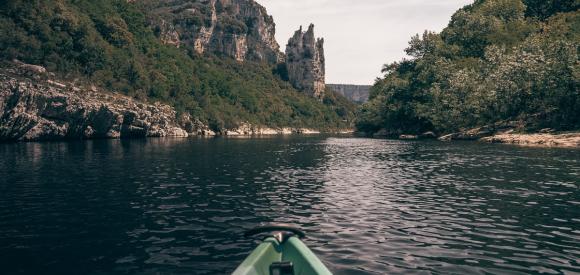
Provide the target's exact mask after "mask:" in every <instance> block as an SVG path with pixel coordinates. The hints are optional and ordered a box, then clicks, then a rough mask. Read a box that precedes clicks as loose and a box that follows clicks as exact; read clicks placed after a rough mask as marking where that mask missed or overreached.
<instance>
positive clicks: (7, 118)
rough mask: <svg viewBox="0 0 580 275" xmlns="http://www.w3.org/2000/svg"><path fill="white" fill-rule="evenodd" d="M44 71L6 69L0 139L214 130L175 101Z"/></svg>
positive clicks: (0, 88) (0, 79)
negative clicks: (179, 113)
mask: <svg viewBox="0 0 580 275" xmlns="http://www.w3.org/2000/svg"><path fill="white" fill-rule="evenodd" d="M27 70H28V71H30V70H29V69H27ZM38 73H43V72H32V75H33V76H34V77H33V78H30V77H29V76H27V77H22V75H21V74H18V73H15V70H10V69H9V70H2V71H0V141H36V140H58V139H65V138H70V139H90V138H125V137H130V138H135V137H170V136H173V137H187V136H188V132H189V133H192V134H211V132H210V131H208V130H206V129H207V128H206V127H205V126H203V125H202V124H201V123H198V122H197V123H196V122H195V121H192V120H191V119H190V118H189V117H188V116H183V117H182V118H181V119H179V120H178V119H176V112H175V110H174V109H173V108H171V107H170V106H167V105H163V104H145V103H141V102H137V101H135V100H133V99H131V98H128V97H125V96H121V95H116V94H115V95H114V94H107V93H103V92H99V91H97V90H96V89H95V88H81V87H77V86H74V85H72V84H70V83H66V84H63V83H59V82H56V81H53V80H49V79H46V77H42V78H41V77H39V75H37V74H38Z"/></svg>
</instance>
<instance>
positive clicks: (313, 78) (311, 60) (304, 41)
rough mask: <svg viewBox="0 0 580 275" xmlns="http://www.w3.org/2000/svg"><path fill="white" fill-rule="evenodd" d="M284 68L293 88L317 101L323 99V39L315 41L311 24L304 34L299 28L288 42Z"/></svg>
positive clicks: (324, 85) (324, 86)
mask: <svg viewBox="0 0 580 275" xmlns="http://www.w3.org/2000/svg"><path fill="white" fill-rule="evenodd" d="M286 68H287V69H288V79H289V80H290V83H292V85H293V86H294V88H296V89H298V90H300V91H303V92H305V93H307V94H308V95H310V96H312V97H314V98H317V99H319V100H322V99H323V98H324V90H325V88H326V84H325V74H326V72H325V59H324V39H315V37H314V25H312V24H311V25H310V26H309V27H308V30H307V31H306V32H302V27H300V29H299V30H298V31H296V33H295V34H294V36H293V37H292V38H290V40H289V41H288V45H287V46H286Z"/></svg>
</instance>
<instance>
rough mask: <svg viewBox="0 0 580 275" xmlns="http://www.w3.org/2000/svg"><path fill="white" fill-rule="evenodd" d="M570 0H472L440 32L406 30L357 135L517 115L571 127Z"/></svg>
mask: <svg viewBox="0 0 580 275" xmlns="http://www.w3.org/2000/svg"><path fill="white" fill-rule="evenodd" d="M579 6H580V1H578V0H549V1H546V0H523V1H522V0H477V1H475V2H474V3H473V4H471V5H468V6H466V7H464V8H462V9H460V10H459V11H458V12H457V13H455V15H453V17H452V19H451V22H450V24H449V26H448V27H447V28H446V29H444V30H443V31H442V32H441V33H433V32H429V31H426V32H425V33H423V34H422V35H416V36H414V37H413V38H412V39H411V41H410V42H409V47H408V48H407V49H406V53H407V54H408V56H410V58H409V59H404V60H402V61H400V62H395V63H392V64H387V65H385V66H384V68H383V73H384V74H385V76H384V77H382V78H380V79H378V80H377V82H376V83H375V85H374V87H373V88H372V91H371V100H370V102H368V103H367V104H365V105H364V106H363V107H362V108H361V110H360V113H359V117H358V120H357V127H358V129H359V130H361V131H365V132H371V133H372V132H376V131H378V130H380V129H385V130H387V131H388V132H390V133H392V134H398V133H417V134H418V133H421V132H424V131H429V130H433V131H436V132H438V133H449V132H454V131H458V130H461V129H466V128H471V127H476V126H482V125H487V124H491V123H501V122H502V121H521V122H522V124H523V125H525V126H524V127H523V128H522V129H523V130H529V131H534V130H538V129H540V128H554V129H557V130H576V129H580V90H579V85H578V84H579V80H580V67H579V66H578V64H579V62H578V47H579V45H580V44H579V42H580V12H579V11H578V7H579Z"/></svg>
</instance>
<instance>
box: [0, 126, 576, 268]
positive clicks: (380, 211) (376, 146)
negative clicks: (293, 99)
mask: <svg viewBox="0 0 580 275" xmlns="http://www.w3.org/2000/svg"><path fill="white" fill-rule="evenodd" d="M271 222H280V223H290V224H295V225H298V226H301V227H302V228H304V229H305V231H306V232H307V233H308V236H309V237H308V238H307V239H306V240H305V243H306V244H307V245H309V246H310V247H311V248H312V250H313V251H314V252H315V253H316V254H317V255H318V256H319V257H320V258H321V259H322V261H323V262H324V263H325V264H326V265H327V266H328V267H329V268H330V269H331V270H332V271H333V272H334V273H336V274H541V273H544V274H579V273H580V150H574V149H542V148H520V147H513V146H502V145H488V144H478V143H439V142H403V141H389V140H375V139H362V138H348V137H324V136H316V137H286V138H282V137H278V138H263V139H241V138H238V139H225V138H217V139H149V140H130V141H129V140H123V141H119V140H98V141H86V142H62V143H17V144H0V274H227V273H230V272H231V271H233V270H234V269H235V268H236V266H237V265H238V264H239V263H240V262H241V261H242V260H243V259H244V258H245V257H246V256H247V255H248V253H250V252H251V250H252V249H253V248H254V247H255V246H256V244H257V243H256V242H255V241H253V240H247V239H244V238H243V237H242V236H241V235H242V233H243V232H244V231H245V230H247V229H250V228H252V227H254V226H256V225H259V224H262V223H271Z"/></svg>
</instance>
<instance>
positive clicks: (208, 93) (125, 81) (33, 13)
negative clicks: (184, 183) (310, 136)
mask: <svg viewBox="0 0 580 275" xmlns="http://www.w3.org/2000/svg"><path fill="white" fill-rule="evenodd" d="M132 2H134V1H124V0H123V1H117V0H101V1H91V0H54V1H41V0H26V1H25V0H4V1H1V2H0V60H2V61H11V60H13V59H18V60H21V61H23V62H26V63H31V64H37V65H42V66H45V67H46V68H47V69H48V70H49V71H51V72H55V73H57V75H58V76H60V77H63V78H68V79H72V78H81V79H84V81H87V82H90V83H94V84H96V85H98V86H101V87H103V88H105V89H107V90H109V91H112V92H118V93H123V94H126V95H129V96H132V97H135V98H138V99H141V100H144V101H162V102H167V103H170V104H171V105H173V106H175V107H176V109H177V110H178V111H180V112H189V113H191V114H192V115H194V116H195V117H197V118H199V119H201V120H202V121H205V122H207V123H208V124H209V125H210V126H211V127H212V128H213V129H214V130H222V129H224V128H230V127H234V126H236V125H237V124H239V123H241V122H246V121H247V122H250V123H253V124H259V125H266V126H273V127H276V126H290V127H314V128H320V129H332V128H344V127H348V126H349V121H350V120H352V113H353V110H354V109H353V108H354V107H353V106H352V105H351V104H349V103H348V102H347V101H346V100H343V99H342V98H337V97H336V96H335V95H334V94H332V93H330V94H329V95H328V96H327V99H326V100H325V101H324V102H325V103H320V102H317V101H316V100H313V99H311V98H309V97H307V96H305V95H303V94H302V93H300V92H298V91H296V90H295V89H294V88H292V86H291V85H290V84H288V82H286V81H284V80H282V78H281V77H280V76H279V74H278V73H277V70H276V65H275V64H268V63H253V62H244V63H241V62H236V61H234V60H232V59H230V58H227V57H218V56H213V55H204V56H200V55H198V54H196V53H194V51H193V50H192V49H187V48H185V47H184V48H177V47H174V46H172V45H164V44H162V43H161V41H160V38H159V37H158V35H159V34H158V33H157V32H156V30H155V27H154V26H152V25H151V24H150V22H149V20H148V18H147V12H148V11H147V10H146V8H145V6H143V5H140V4H139V1H137V2H136V3H132ZM199 23H201V24H204V22H199ZM222 23H223V22H222ZM192 24H195V22H193V23H192ZM223 24H226V23H223ZM224 27H227V26H224ZM231 27H235V26H231Z"/></svg>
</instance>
